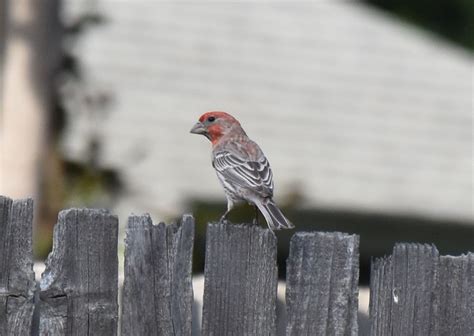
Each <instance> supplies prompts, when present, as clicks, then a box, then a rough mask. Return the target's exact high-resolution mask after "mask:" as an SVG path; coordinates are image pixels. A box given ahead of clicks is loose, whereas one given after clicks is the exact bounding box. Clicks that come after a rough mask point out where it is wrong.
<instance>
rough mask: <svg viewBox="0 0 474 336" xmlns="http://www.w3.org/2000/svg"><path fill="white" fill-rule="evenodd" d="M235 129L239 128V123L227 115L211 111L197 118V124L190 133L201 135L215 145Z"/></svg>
mask: <svg viewBox="0 0 474 336" xmlns="http://www.w3.org/2000/svg"><path fill="white" fill-rule="evenodd" d="M235 128H241V127H240V123H239V122H238V121H237V119H235V118H234V117H233V116H231V115H230V114H229V113H226V112H219V111H212V112H206V113H204V114H203V115H202V116H201V117H199V122H198V123H197V124H196V125H194V127H193V128H192V129H191V133H194V134H202V135H204V136H206V137H207V138H208V139H209V140H211V142H212V143H213V144H215V143H216V142H218V141H219V139H220V138H222V136H224V135H226V134H228V133H229V132H230V131H231V130H232V129H235Z"/></svg>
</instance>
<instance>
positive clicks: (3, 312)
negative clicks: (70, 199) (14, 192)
mask: <svg viewBox="0 0 474 336" xmlns="http://www.w3.org/2000/svg"><path fill="white" fill-rule="evenodd" d="M32 224H33V201H32V200H31V199H27V200H18V201H12V200H11V199H9V198H7V197H3V196H0V335H29V334H30V331H31V322H32V317H33V310H34V304H33V297H34V289H35V277H34V273H33V252H32V245H31V234H32Z"/></svg>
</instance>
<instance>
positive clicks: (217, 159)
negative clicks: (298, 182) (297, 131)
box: [212, 151, 273, 197]
mask: <svg viewBox="0 0 474 336" xmlns="http://www.w3.org/2000/svg"><path fill="white" fill-rule="evenodd" d="M212 165H213V166H214V168H215V169H216V171H217V172H218V174H221V175H222V177H224V178H226V179H227V180H228V181H229V182H231V183H233V184H236V185H237V186H239V187H241V188H248V189H250V190H252V191H255V192H257V193H258V194H259V195H260V196H262V197H268V196H270V197H271V196H273V174H272V170H271V168H270V164H269V163H268V160H267V159H266V158H265V156H263V155H262V157H261V158H260V159H259V160H257V161H250V160H246V159H243V158H240V157H238V156H237V155H235V154H233V153H231V152H227V151H222V152H218V153H216V154H215V156H214V160H213V162H212Z"/></svg>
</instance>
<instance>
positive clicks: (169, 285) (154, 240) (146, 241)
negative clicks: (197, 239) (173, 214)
mask: <svg viewBox="0 0 474 336" xmlns="http://www.w3.org/2000/svg"><path fill="white" fill-rule="evenodd" d="M193 244H194V219H193V217H192V216H190V215H185V216H183V218H182V220H181V222H180V223H179V224H172V225H165V224H164V223H160V224H158V225H153V223H152V220H151V218H150V216H148V215H144V216H131V217H129V220H128V226H127V237H126V249H125V280H124V286H123V293H122V305H123V308H122V322H121V323H122V330H121V331H122V335H124V336H125V335H130V336H136V335H159V336H165V335H170V336H171V335H182V336H190V335H191V319H192V304H193V290H192V277H191V272H192V253H193Z"/></svg>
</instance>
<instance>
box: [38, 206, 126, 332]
mask: <svg viewBox="0 0 474 336" xmlns="http://www.w3.org/2000/svg"><path fill="white" fill-rule="evenodd" d="M117 234H118V220H117V217H116V216H113V215H111V214H109V213H108V212H107V211H105V210H94V209H69V210H64V211H61V212H60V213H59V217H58V223H57V224H56V226H55V228H54V240H53V250H52V252H51V253H50V255H49V256H48V259H47V261H46V270H45V272H44V273H43V275H42V278H41V282H40V289H41V292H40V303H39V310H40V312H39V314H40V322H39V329H40V330H39V334H40V335H48V336H55V335H68V336H70V335H77V336H79V335H81V336H84V335H90V336H92V335H104V336H108V335H116V333H117V316H118V315H117V314H118V312H117V309H118V308H117V288H118V258H117Z"/></svg>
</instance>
